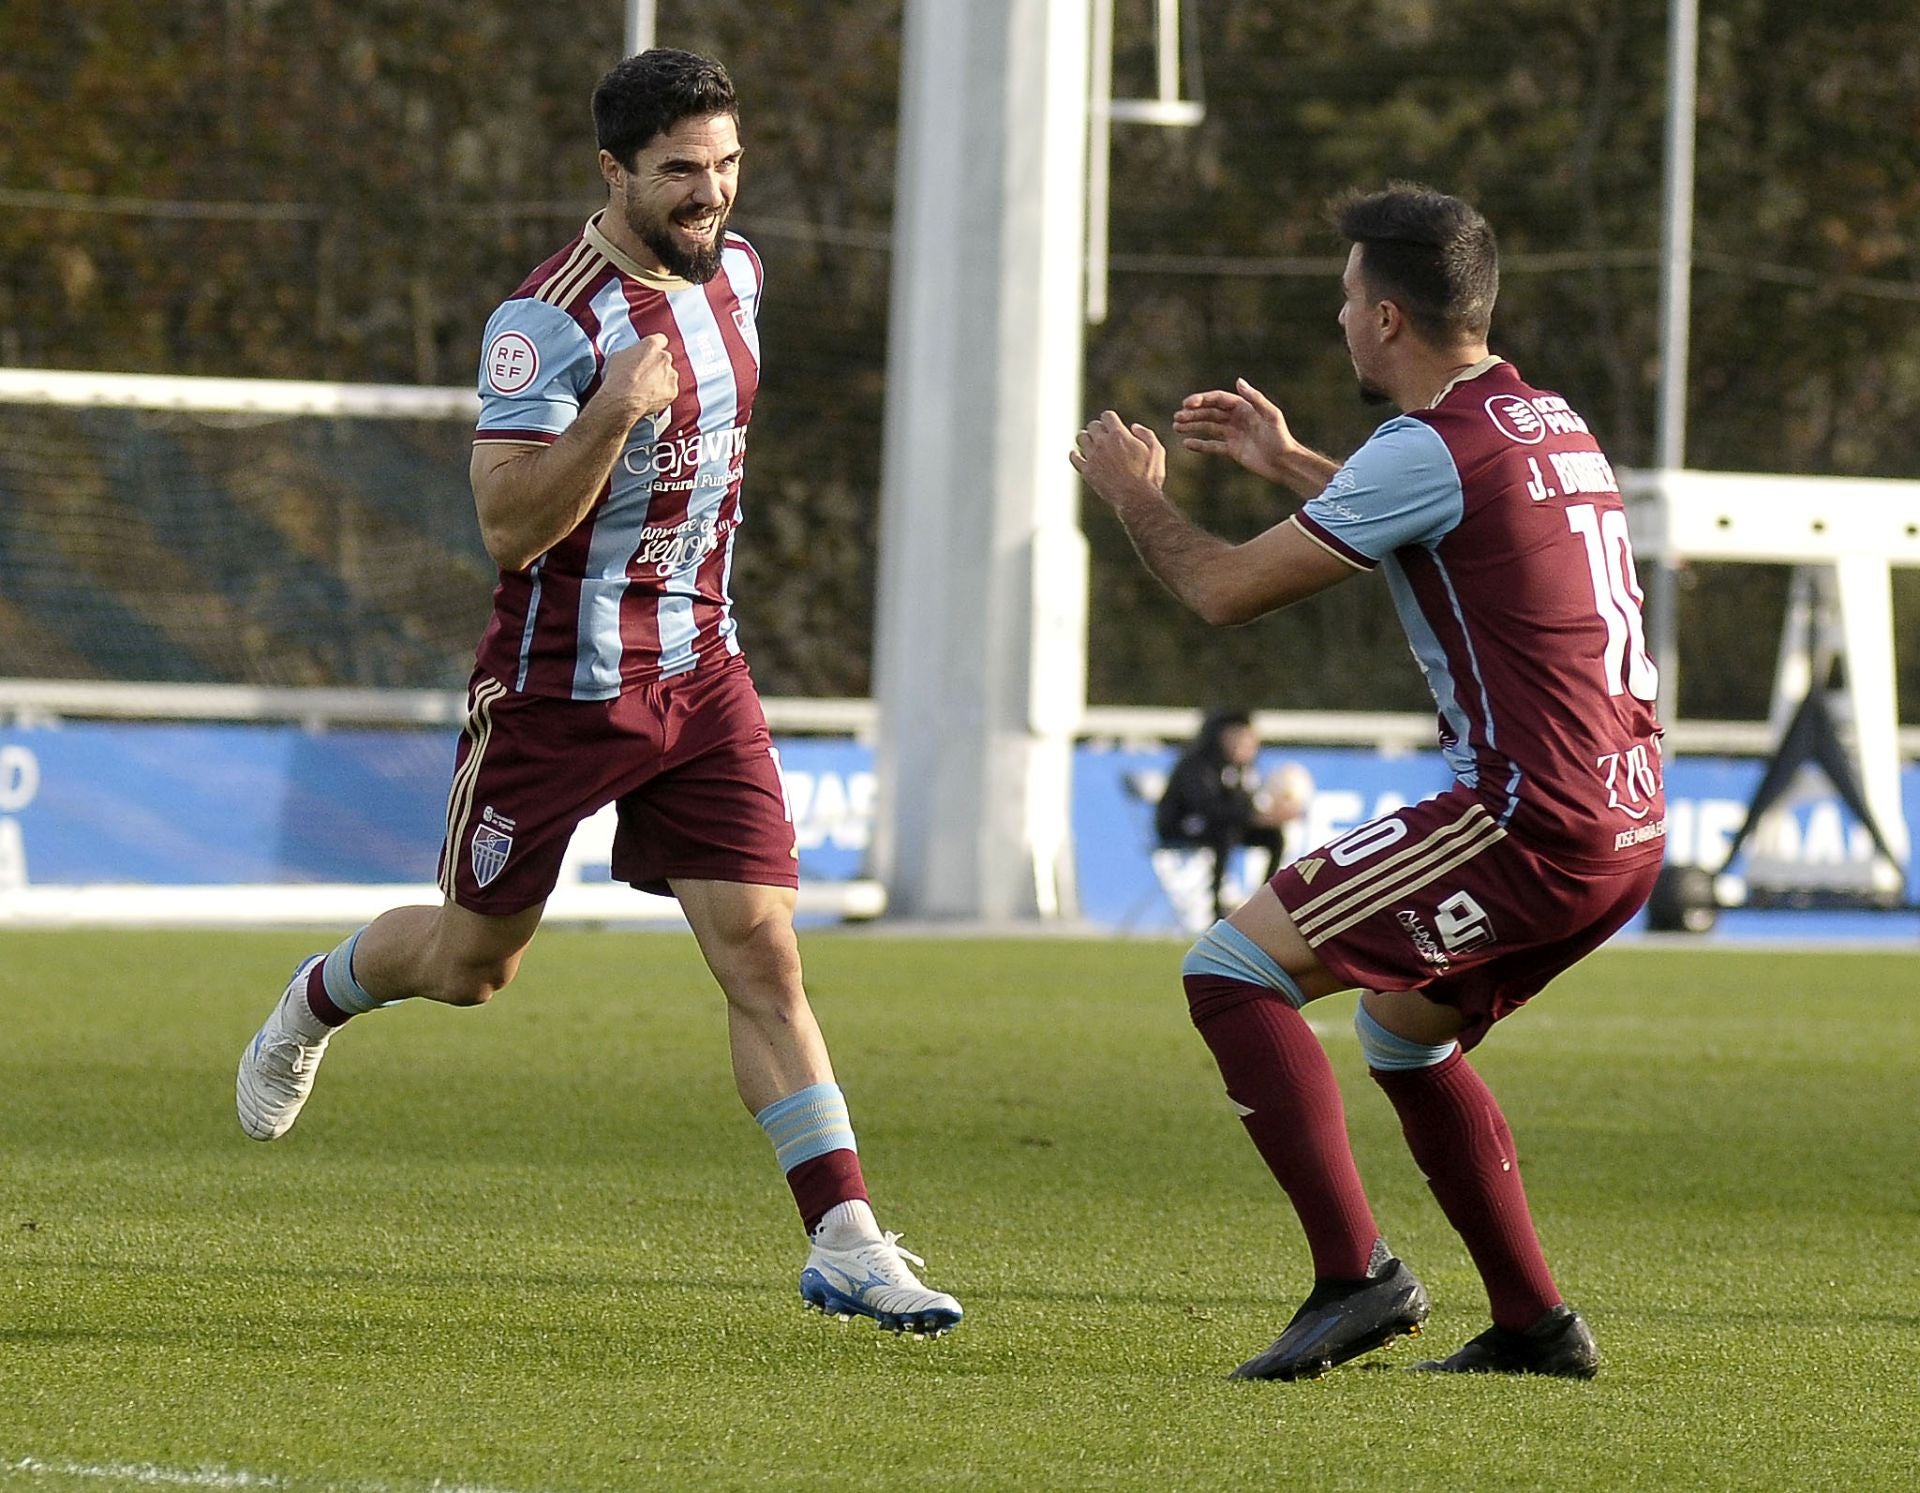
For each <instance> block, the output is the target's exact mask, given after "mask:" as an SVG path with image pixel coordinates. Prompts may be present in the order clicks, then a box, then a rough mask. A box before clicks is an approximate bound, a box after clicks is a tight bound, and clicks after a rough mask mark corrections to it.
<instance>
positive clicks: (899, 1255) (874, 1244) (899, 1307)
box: [800, 1233, 965, 1337]
mask: <svg viewBox="0 0 1920 1493" xmlns="http://www.w3.org/2000/svg"><path fill="white" fill-rule="evenodd" d="M909 1261H911V1262H912V1263H913V1264H915V1265H922V1266H924V1265H925V1264H926V1263H927V1262H926V1261H925V1260H923V1259H921V1258H920V1256H918V1255H917V1254H914V1253H912V1252H911V1251H909V1250H905V1249H902V1248H901V1247H900V1236H899V1235H898V1234H891V1233H890V1234H885V1235H882V1236H881V1237H880V1238H878V1239H867V1240H863V1241H861V1242H859V1243H856V1244H853V1245H850V1246H848V1247H847V1248H845V1249H829V1248H828V1247H827V1246H826V1245H824V1244H822V1243H820V1242H819V1240H817V1239H816V1240H815V1241H814V1245H813V1252H812V1253H811V1254H809V1255H808V1256H807V1263H806V1268H804V1269H803V1270H802V1271H801V1272H800V1301H801V1304H802V1305H803V1306H807V1307H810V1308H812V1309H813V1310H815V1311H821V1312H825V1313H826V1314H827V1315H828V1316H830V1317H838V1318H839V1319H840V1320H841V1321H843V1322H845V1321H848V1320H850V1319H851V1318H854V1317H871V1318H873V1320H874V1321H875V1322H877V1323H878V1324H879V1325H880V1326H882V1327H884V1328H885V1329H886V1330H887V1331H888V1332H910V1333H912V1334H913V1335H914V1336H915V1337H939V1336H940V1334H941V1333H943V1332H946V1331H948V1330H949V1329H951V1328H953V1327H957V1326H958V1325H959V1323H960V1318H961V1317H962V1316H964V1315H965V1313H963V1312H962V1311H961V1310H960V1303H959V1302H957V1301H955V1300H954V1299H953V1298H952V1297H951V1296H949V1295H947V1294H946V1293H945V1292H944V1291H933V1290H929V1289H928V1288H927V1287H926V1286H925V1285H924V1284H922V1282H921V1280H920V1277H919V1276H917V1275H915V1274H914V1273H913V1271H912V1270H911V1269H910V1268H909V1266H908V1262H909Z"/></svg>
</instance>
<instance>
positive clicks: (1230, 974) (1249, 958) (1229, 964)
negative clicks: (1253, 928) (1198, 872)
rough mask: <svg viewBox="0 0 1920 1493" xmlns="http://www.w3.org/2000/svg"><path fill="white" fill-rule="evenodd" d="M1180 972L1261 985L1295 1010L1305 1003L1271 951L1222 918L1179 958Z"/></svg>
mask: <svg viewBox="0 0 1920 1493" xmlns="http://www.w3.org/2000/svg"><path fill="white" fill-rule="evenodd" d="M1180 973H1181V974H1182V975H1220V976H1222V977H1224V978H1226V979H1229V980H1244V981H1245V982H1246V983H1247V984H1249V985H1264V986H1266V987H1267V989H1269V990H1277V991H1279V992H1280V994H1282V995H1283V996H1285V997H1286V999H1287V1004H1288V1005H1290V1006H1292V1007H1293V1009H1294V1010H1296V1011H1297V1010H1299V1009H1300V1008H1301V1007H1302V1006H1304V1005H1305V1004H1306V1003H1307V997H1306V996H1305V994H1304V993H1302V991H1301V989H1300V987H1299V985H1298V984H1297V983H1295V981H1294V978H1293V976H1292V975H1290V974H1288V973H1287V972H1286V971H1285V970H1284V969H1282V968H1281V967H1280V966H1279V964H1277V963H1276V962H1275V961H1274V957H1273V955H1271V954H1269V953H1268V952H1267V951H1266V950H1265V949H1263V948H1261V947H1260V945H1259V944H1257V943H1255V942H1254V941H1253V940H1252V939H1250V938H1248V937H1247V935H1246V934H1244V933H1242V932H1241V931H1240V930H1239V929H1238V928H1236V927H1234V926H1233V924H1231V923H1229V922H1227V921H1226V920H1225V919H1222V920H1221V921H1220V922H1217V923H1215V924H1214V925H1213V926H1212V927H1211V928H1209V929H1207V931H1206V932H1205V933H1202V934H1201V935H1200V936H1199V938H1197V939H1195V940H1194V944H1193V947H1192V948H1190V949H1188V950H1187V957H1186V958H1185V959H1183V960H1181V961H1180Z"/></svg>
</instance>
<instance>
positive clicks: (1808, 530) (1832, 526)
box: [1625, 471, 1920, 866]
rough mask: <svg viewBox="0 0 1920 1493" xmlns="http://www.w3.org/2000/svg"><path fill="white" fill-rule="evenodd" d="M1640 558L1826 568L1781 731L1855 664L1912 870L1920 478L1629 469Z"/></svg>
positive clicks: (1879, 784)
mask: <svg viewBox="0 0 1920 1493" xmlns="http://www.w3.org/2000/svg"><path fill="white" fill-rule="evenodd" d="M1625 477H1626V486H1627V491H1628V495H1629V497H1630V498H1631V499H1632V500H1633V501H1631V502H1630V503H1629V507H1628V518H1629V524H1630V527H1631V531H1632V535H1633V541H1634V549H1635V552H1636V554H1638V555H1640V556H1642V557H1644V558H1646V559H1648V560H1650V561H1652V562H1653V563H1655V564H1656V565H1659V566H1662V567H1666V568H1669V569H1670V568H1671V567H1673V566H1676V565H1679V564H1683V563H1685V562H1687V561H1689V560H1714V561H1727V562H1733V563H1748V564H1771V565H1795V566H1807V567H1814V568H1816V571H1817V572H1818V573H1819V574H1820V587H1821V589H1822V591H1823V592H1824V593H1825V594H1826V595H1827V596H1828V597H1829V598H1830V599H1831V601H1832V603H1833V605H1832V607H1831V609H1830V610H1831V615H1830V617H1829V618H1828V621H1827V625H1825V626H1823V627H1815V626H1813V625H1812V623H1811V619H1809V618H1808V617H1806V616H1804V615H1803V616H1801V617H1799V618H1798V619H1796V618H1795V616H1793V615H1792V614H1790V615H1789V617H1788V626H1787V635H1786V636H1785V637H1784V638H1783V639H1782V644H1781V653H1780V667H1779V669H1778V672H1777V674H1776V676H1775V682H1774V699H1773V708H1772V713H1771V716H1772V718H1771V720H1770V722H1769V728H1770V735H1771V736H1772V738H1773V740H1774V741H1777V740H1778V733H1779V731H1780V730H1781V729H1782V728H1783V727H1784V725H1785V724H1786V721H1787V719H1788V718H1789V717H1790V716H1791V714H1792V712H1793V709H1794V707H1795V706H1797V705H1798V703H1799V702H1800V700H1801V699H1803V698H1804V697H1805V695H1806V693H1807V691H1808V690H1809V689H1810V688H1812V687H1814V685H1815V684H1816V683H1818V682H1820V681H1818V680H1817V679H1816V670H1815V662H1816V659H1819V658H1832V657H1838V658H1839V659H1841V661H1842V664H1843V670H1842V674H1843V684H1842V686H1841V689H1842V693H1843V695H1844V698H1845V700H1846V704H1847V715H1848V718H1849V720H1850V722H1851V734H1852V736H1853V749H1854V753H1855V756H1856V758H1857V764H1856V765H1857V766H1858V768H1859V772H1860V784H1861V788H1862V791H1863V792H1864V794H1865V797H1866V802H1867V807H1868V809H1869V810H1870V811H1871V812H1872V814H1873V816H1874V819H1875V821H1876V822H1877V823H1878V825H1879V828H1880V831H1881V833H1882V834H1883V835H1885V836H1886V838H1887V842H1888V844H1889V846H1890V847H1891V849H1892V850H1893V851H1894V852H1895V854H1896V855H1897V857H1898V858H1899V860H1900V863H1901V865H1902V866H1904V865H1905V863H1906V860H1907V856H1908V854H1909V850H1910V840H1909V836H1908V828H1907V822H1906V814H1905V812H1904V811H1903V809H1902V806H1901V800H1900V757H1901V746H1900V722H1899V706H1898V700H1899V695H1898V691H1897V688H1896V679H1895V673H1894V653H1893V636H1894V634H1893V573H1892V567H1894V566H1895V565H1907V566H1912V565H1920V482H1899V481H1891V480H1882V479H1875V478H1864V477H1857V478H1856V477H1795V476H1777V475H1771V474H1765V473H1748V472H1688V471H1655V472H1635V473H1627V474H1625Z"/></svg>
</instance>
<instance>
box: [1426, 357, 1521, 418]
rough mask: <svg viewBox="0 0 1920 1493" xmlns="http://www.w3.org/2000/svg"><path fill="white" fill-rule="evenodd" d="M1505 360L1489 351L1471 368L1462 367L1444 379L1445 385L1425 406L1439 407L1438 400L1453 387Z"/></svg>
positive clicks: (1449, 392) (1435, 408)
mask: <svg viewBox="0 0 1920 1493" xmlns="http://www.w3.org/2000/svg"><path fill="white" fill-rule="evenodd" d="M1506 361H1507V360H1506V359H1505V358H1503V357H1500V356H1499V355H1498V354H1497V353H1489V354H1488V355H1487V356H1486V357H1484V358H1482V359H1481V360H1480V361H1479V362H1478V363H1475V364H1474V365H1473V366H1472V367H1471V368H1462V369H1461V370H1460V371H1459V372H1458V373H1456V374H1454V376H1453V377H1452V378H1450V379H1448V380H1447V381H1446V383H1445V385H1443V386H1442V388H1441V390H1440V392H1439V393H1438V394H1436V395H1434V396H1433V398H1432V399H1431V400H1429V401H1428V403H1427V408H1428V409H1430V410H1437V409H1439V408H1440V401H1441V400H1443V399H1445V398H1446V397H1447V396H1448V395H1449V394H1451V393H1452V392H1453V391H1454V389H1455V388H1457V387H1458V386H1459V385H1461V384H1464V383H1467V382H1468V381H1469V380H1472V379H1476V378H1478V377H1480V375H1481V374H1483V373H1487V372H1489V371H1491V370H1492V369H1495V368H1498V367H1499V366H1500V365H1501V364H1502V363H1504V362H1506Z"/></svg>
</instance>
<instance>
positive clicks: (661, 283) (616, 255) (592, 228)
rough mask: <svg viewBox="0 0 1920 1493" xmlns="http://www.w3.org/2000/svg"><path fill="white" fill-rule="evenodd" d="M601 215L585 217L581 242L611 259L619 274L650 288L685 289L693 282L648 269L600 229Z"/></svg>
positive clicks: (598, 213) (602, 213) (662, 271)
mask: <svg viewBox="0 0 1920 1493" xmlns="http://www.w3.org/2000/svg"><path fill="white" fill-rule="evenodd" d="M603 216H605V213H604V210H603V211H602V212H597V213H595V214H594V215H593V216H592V217H591V218H588V219H587V226H586V230H585V232H584V233H583V234H582V235H581V242H582V243H583V244H591V245H592V246H593V247H594V248H595V249H596V250H598V251H599V253H600V254H601V255H603V256H604V257H605V258H607V259H609V260H611V261H612V263H613V265H614V267H615V268H616V269H618V270H619V271H620V273H621V274H623V275H631V276H633V278H634V279H636V280H638V281H639V282H640V283H641V284H642V285H645V286H647V287H648V288H649V289H652V290H685V289H686V288H687V287H688V286H689V285H690V284H692V283H693V282H692V281H690V280H682V279H681V278H680V277H679V276H678V275H669V274H668V273H667V272H666V271H665V270H650V269H648V268H647V267H646V266H645V265H644V264H642V263H640V261H639V260H637V259H635V258H634V257H633V256H632V255H631V254H629V253H627V252H626V251H625V250H624V249H622V248H621V247H620V246H619V245H618V244H616V243H614V241H613V240H612V239H610V238H608V237H607V236H606V235H605V234H604V233H602V232H601V231H600V219H601V218H602V217H603Z"/></svg>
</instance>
